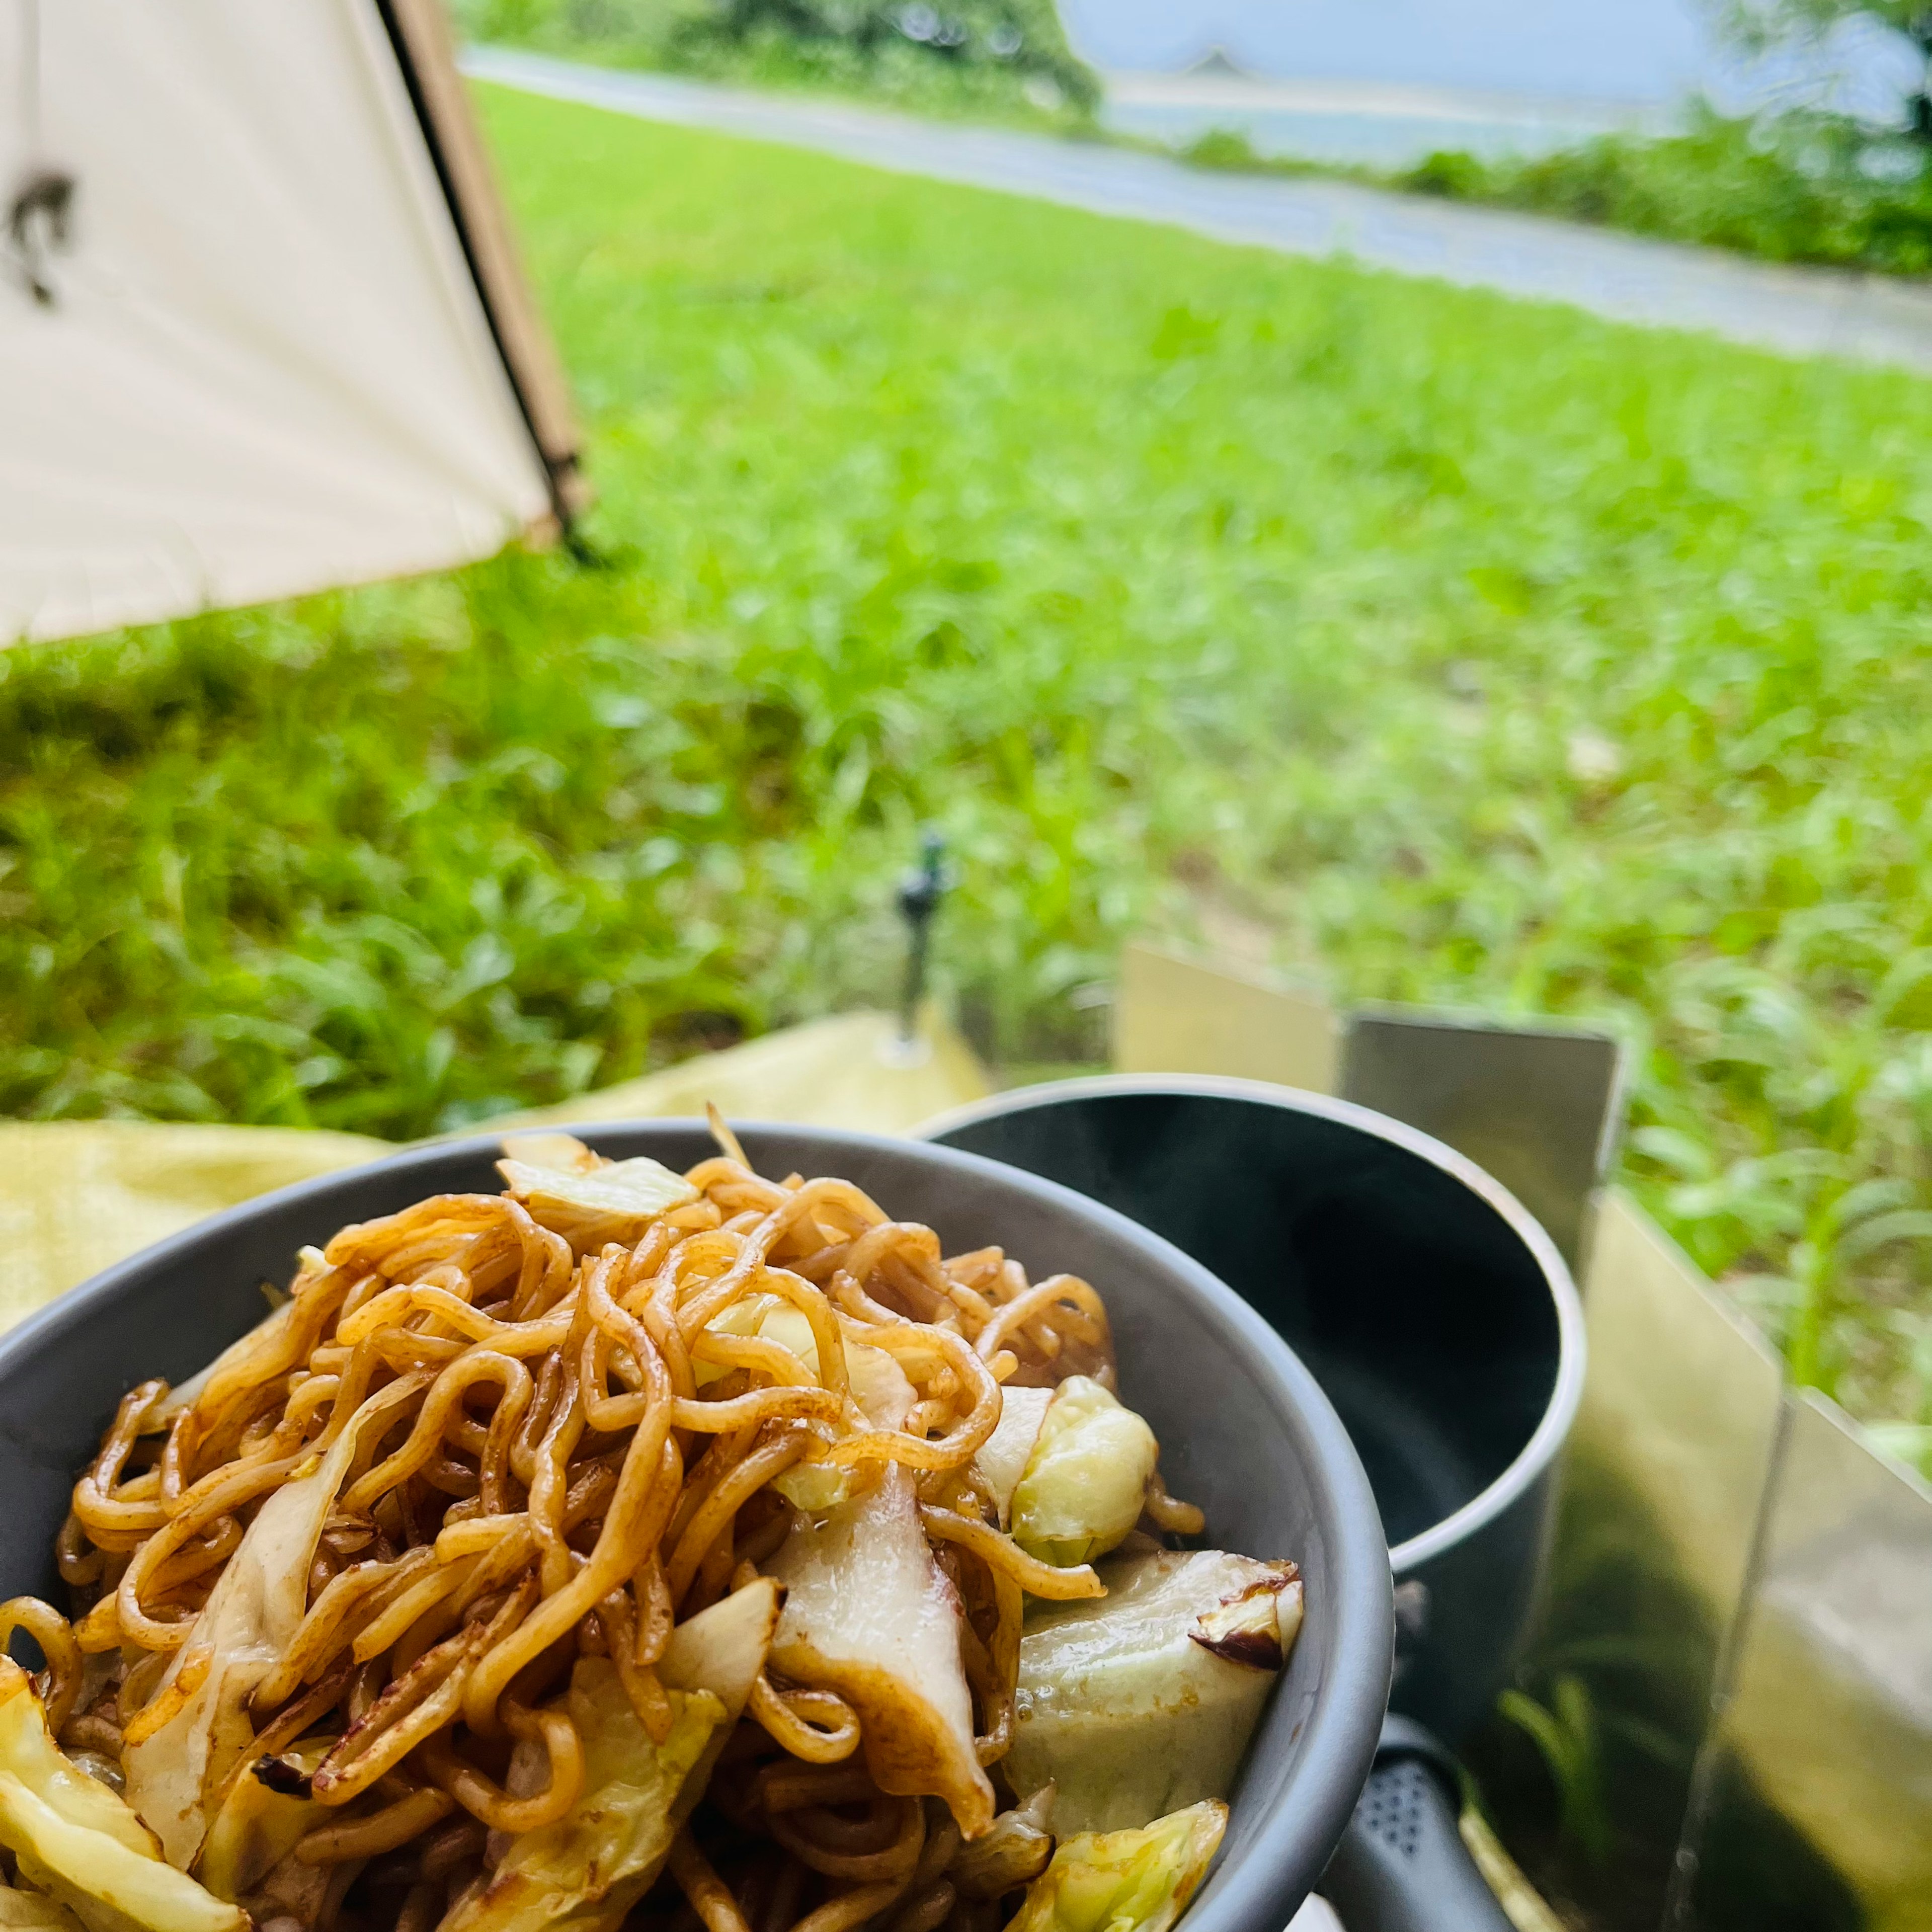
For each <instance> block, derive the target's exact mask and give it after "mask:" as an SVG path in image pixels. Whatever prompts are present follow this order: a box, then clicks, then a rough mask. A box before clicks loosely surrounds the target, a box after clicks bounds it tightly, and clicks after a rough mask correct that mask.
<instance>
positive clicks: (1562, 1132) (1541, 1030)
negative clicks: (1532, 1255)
mask: <svg viewBox="0 0 1932 1932" xmlns="http://www.w3.org/2000/svg"><path fill="white" fill-rule="evenodd" d="M1622 1069H1623V1056H1622V1051H1621V1049H1619V1046H1618V1045H1617V1043H1616V1041H1615V1040H1612V1039H1611V1038H1610V1037H1609V1036H1608V1035H1607V1034H1600V1033H1595V1032H1592V1031H1587V1030H1585V1029H1582V1028H1566V1027H1561V1026H1537V1027H1504V1026H1495V1025H1490V1024H1488V1023H1487V1022H1484V1021H1482V1020H1480V1019H1466V1018H1463V1017H1461V1016H1457V1015H1453V1014H1445V1013H1427V1012H1425V1011H1424V1010H1421V1009H1420V1008H1418V1009H1415V1010H1405V1009H1403V1008H1400V1007H1364V1008H1363V1009H1361V1010H1360V1011H1358V1013H1355V1016H1353V1017H1352V1019H1351V1021H1350V1022H1349V1031H1348V1037H1347V1040H1346V1043H1345V1045H1344V1047H1343V1055H1342V1096H1343V1099H1344V1100H1355V1101H1359V1102H1360V1103H1361V1104H1362V1105H1363V1106H1365V1107H1373V1108H1375V1109H1377V1111H1378V1112H1382V1113H1385V1114H1388V1115H1392V1116H1393V1117H1394V1118H1395V1119H1397V1120H1398V1121H1407V1122H1408V1123H1409V1125H1410V1126H1412V1127H1420V1128H1421V1129H1422V1130H1423V1131H1424V1133H1430V1134H1433V1135H1434V1136H1436V1139H1438V1140H1439V1141H1446V1142H1448V1144H1449V1145H1450V1146H1451V1147H1452V1148H1455V1149H1456V1150H1457V1152H1458V1153H1459V1154H1467V1155H1468V1156H1469V1158H1470V1159H1471V1160H1473V1161H1475V1162H1476V1163H1478V1166H1482V1167H1484V1168H1487V1169H1488V1170H1489V1172H1490V1173H1492V1174H1493V1175H1495V1176H1496V1178H1497V1179H1498V1180H1499V1181H1501V1182H1502V1184H1503V1185H1504V1186H1505V1187H1507V1188H1508V1189H1509V1190H1510V1191H1511V1193H1514V1195H1515V1196H1516V1197H1517V1199H1518V1200H1520V1202H1522V1203H1523V1205H1524V1206H1525V1207H1526V1208H1528V1209H1529V1211H1530V1212H1531V1213H1532V1214H1534V1215H1535V1217H1537V1219H1538V1220H1539V1221H1541V1223H1543V1225H1544V1226H1545V1227H1546V1228H1547V1229H1549V1231H1550V1236H1551V1238H1552V1239H1553V1241H1555V1242H1556V1245H1557V1247H1559V1248H1560V1249H1561V1250H1562V1252H1563V1256H1564V1259H1565V1260H1566V1261H1568V1262H1571V1265H1573V1266H1574V1264H1575V1262H1576V1259H1577V1253H1578V1251H1579V1250H1580V1247H1581V1244H1582V1235H1583V1218H1584V1214H1585V1212H1586V1209H1587V1208H1588V1205H1589V1199H1590V1193H1591V1190H1592V1189H1593V1188H1594V1187H1595V1186H1596V1184H1597V1183H1598V1180H1599V1179H1600V1178H1601V1176H1602V1174H1603V1172H1604V1166H1605V1163H1606V1162H1607V1160H1608V1158H1609V1155H1610V1151H1611V1148H1612V1145H1613V1142H1614V1139H1615V1136H1616V1128H1617V1127H1618V1125H1619V1122H1620V1120H1621V1113H1622V1109H1621V1099H1622V1084H1623V1079H1622Z"/></svg>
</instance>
